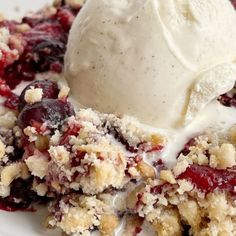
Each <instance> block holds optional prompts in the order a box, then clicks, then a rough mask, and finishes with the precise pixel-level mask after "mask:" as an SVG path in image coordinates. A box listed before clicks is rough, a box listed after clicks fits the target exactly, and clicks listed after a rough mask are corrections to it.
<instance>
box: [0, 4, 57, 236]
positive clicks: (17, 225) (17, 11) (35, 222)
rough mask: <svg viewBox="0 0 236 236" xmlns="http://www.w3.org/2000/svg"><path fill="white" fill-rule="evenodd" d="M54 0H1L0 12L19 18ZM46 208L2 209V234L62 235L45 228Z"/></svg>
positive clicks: (0, 214) (0, 217)
mask: <svg viewBox="0 0 236 236" xmlns="http://www.w3.org/2000/svg"><path fill="white" fill-rule="evenodd" d="M51 2H52V0H0V13H1V14H3V15H4V16H6V17H8V18H14V19H19V18H20V17H22V16H24V15H25V14H26V12H29V11H31V12H32V11H36V10H38V9H40V8H41V7H43V6H44V5H45V4H48V3H51ZM46 214H47V213H46V209H40V210H38V211H37V212H35V213H34V212H5V211H2V210H0V236H16V235H17V236H18V235H19V236H60V235H61V233H60V232H58V231H53V230H45V229H44V227H43V221H44V218H45V216H46Z"/></svg>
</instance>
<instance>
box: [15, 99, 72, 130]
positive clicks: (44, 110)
mask: <svg viewBox="0 0 236 236" xmlns="http://www.w3.org/2000/svg"><path fill="white" fill-rule="evenodd" d="M73 115H75V112H74V109H73V107H72V105H71V104H70V103H69V102H67V101H61V100H57V99H43V100H42V101H41V102H37V103H34V104H32V105H29V104H28V105H26V106H25V107H24V108H23V109H22V111H21V112H20V114H19V117H18V125H19V126H20V127H21V128H22V129H24V128H26V127H27V126H32V127H35V128H36V129H37V130H38V131H40V130H41V126H42V124H43V123H46V127H47V129H50V130H53V129H56V128H58V126H60V125H61V124H62V123H63V121H64V120H65V119H66V118H68V117H70V116H73ZM39 129H40V130H39Z"/></svg>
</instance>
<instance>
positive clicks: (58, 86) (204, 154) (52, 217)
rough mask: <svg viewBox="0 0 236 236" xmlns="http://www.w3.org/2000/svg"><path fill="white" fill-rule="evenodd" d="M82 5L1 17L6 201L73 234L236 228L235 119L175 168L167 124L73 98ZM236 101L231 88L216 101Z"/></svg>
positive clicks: (214, 234) (199, 139)
mask: <svg viewBox="0 0 236 236" xmlns="http://www.w3.org/2000/svg"><path fill="white" fill-rule="evenodd" d="M232 2H233V4H235V1H232ZM83 4H84V1H78V0H67V1H55V3H54V5H53V6H51V7H47V8H45V9H43V10H42V11H39V12H38V13H36V14H35V15H33V16H31V17H24V18H23V19H22V21H21V22H20V23H19V22H16V21H13V20H12V21H10V20H2V21H1V22H0V78H1V79H0V95H1V99H2V106H1V107H0V208H1V209H2V210H6V211H34V210H35V209H36V206H37V205H38V204H41V205H43V206H45V207H47V209H48V215H47V216H45V226H46V227H47V228H49V229H54V228H60V229H61V230H62V231H63V233H65V235H73V236H79V235H81V236H89V235H93V234H94V233H97V232H99V235H103V236H112V235H122V236H136V235H137V236H138V235H144V236H145V235H158V236H178V235H194V236H207V235H209V236H223V235H232V236H233V235H236V199H235V197H236V126H235V125H236V122H235V124H234V125H232V126H231V125H230V127H229V128H227V129H223V130H219V129H218V127H214V128H212V127H211V128H207V129H206V130H205V131H204V132H202V133H200V134H199V133H197V134H195V136H194V137H188V138H187V142H186V144H185V145H182V146H181V148H180V150H178V154H177V155H176V156H175V157H174V158H175V159H176V160H175V163H174V164H173V165H171V166H170V165H168V163H167V161H166V160H165V153H166V152H167V150H168V147H169V145H170V143H171V140H170V138H169V135H168V134H167V133H165V132H164V131H163V130H157V129H155V130H153V129H150V128H149V127H146V126H144V125H143V124H141V123H139V121H137V120H136V119H134V118H131V117H129V116H125V115H120V114H105V113H100V112H98V111H95V110H92V109H89V108H78V106H76V105H75V104H74V102H73V100H72V99H71V98H70V94H69V92H70V89H69V87H68V86H67V85H66V84H65V83H62V82H61V81H60V78H61V77H62V76H63V75H62V71H63V65H64V54H65V50H66V44H67V40H68V34H69V30H70V27H71V25H72V22H73V20H74V18H75V16H76V15H77V14H79V12H80V10H81V8H83ZM19 86H21V87H22V86H23V89H21V92H20V94H18V93H17V92H16V90H17V88H18V87H19ZM235 100H236V93H235V91H234V90H232V91H231V92H230V93H229V94H223V95H221V96H220V97H219V98H218V101H217V102H218V103H219V104H220V105H221V106H224V107H230V109H235V107H236V101H235ZM167 155H171V154H167ZM147 228H148V230H150V231H147V232H146V230H147ZM149 232H151V233H149Z"/></svg>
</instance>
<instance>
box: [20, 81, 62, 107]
mask: <svg viewBox="0 0 236 236" xmlns="http://www.w3.org/2000/svg"><path fill="white" fill-rule="evenodd" d="M31 87H33V88H41V89H42V90H43V98H52V99H56V98H57V97H58V94H59V88H58V86H57V83H55V82H53V81H50V80H37V81H35V82H33V83H31V84H29V85H28V86H26V87H25V89H24V90H23V91H22V93H21V95H20V104H19V110H22V109H23V107H24V106H25V105H26V101H25V93H26V91H27V90H29V89H30V88H31Z"/></svg>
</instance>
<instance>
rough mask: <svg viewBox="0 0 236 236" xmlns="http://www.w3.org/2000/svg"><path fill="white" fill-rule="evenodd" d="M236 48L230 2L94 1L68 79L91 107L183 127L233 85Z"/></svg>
mask: <svg viewBox="0 0 236 236" xmlns="http://www.w3.org/2000/svg"><path fill="white" fill-rule="evenodd" d="M235 42H236V13H235V11H234V9H233V7H232V6H231V4H230V2H229V1H228V0H135V1H134V0H99V1H93V0H87V2H86V4H85V6H84V7H83V9H82V11H81V12H80V13H79V15H78V16H77V18H76V19H75V22H74V23H73V25H72V29H71V32H70V36H69V42H68V48H67V52H66V56H65V76H66V78H67V80H68V83H69V85H70V88H71V92H72V96H74V98H75V99H76V100H77V101H78V102H79V103H80V104H82V105H84V106H87V107H92V108H95V109H97V110H99V111H101V112H116V113H121V114H126V115H131V116H135V117H137V118H138V119H139V120H141V121H142V122H144V123H147V124H150V125H153V126H157V127H162V128H170V127H177V126H178V125H182V124H185V123H186V122H189V121H191V120H192V119H193V118H194V117H195V115H196V114H197V112H198V111H199V110H201V109H202V108H203V107H204V106H206V104H208V103H209V102H210V101H211V100H213V99H214V98H216V97H217V96H218V95H220V94H223V93H225V92H227V91H229V90H230V89H231V88H232V87H233V86H234V83H235V78H236V65H235V64H234V60H235V59H236V43H235Z"/></svg>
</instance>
